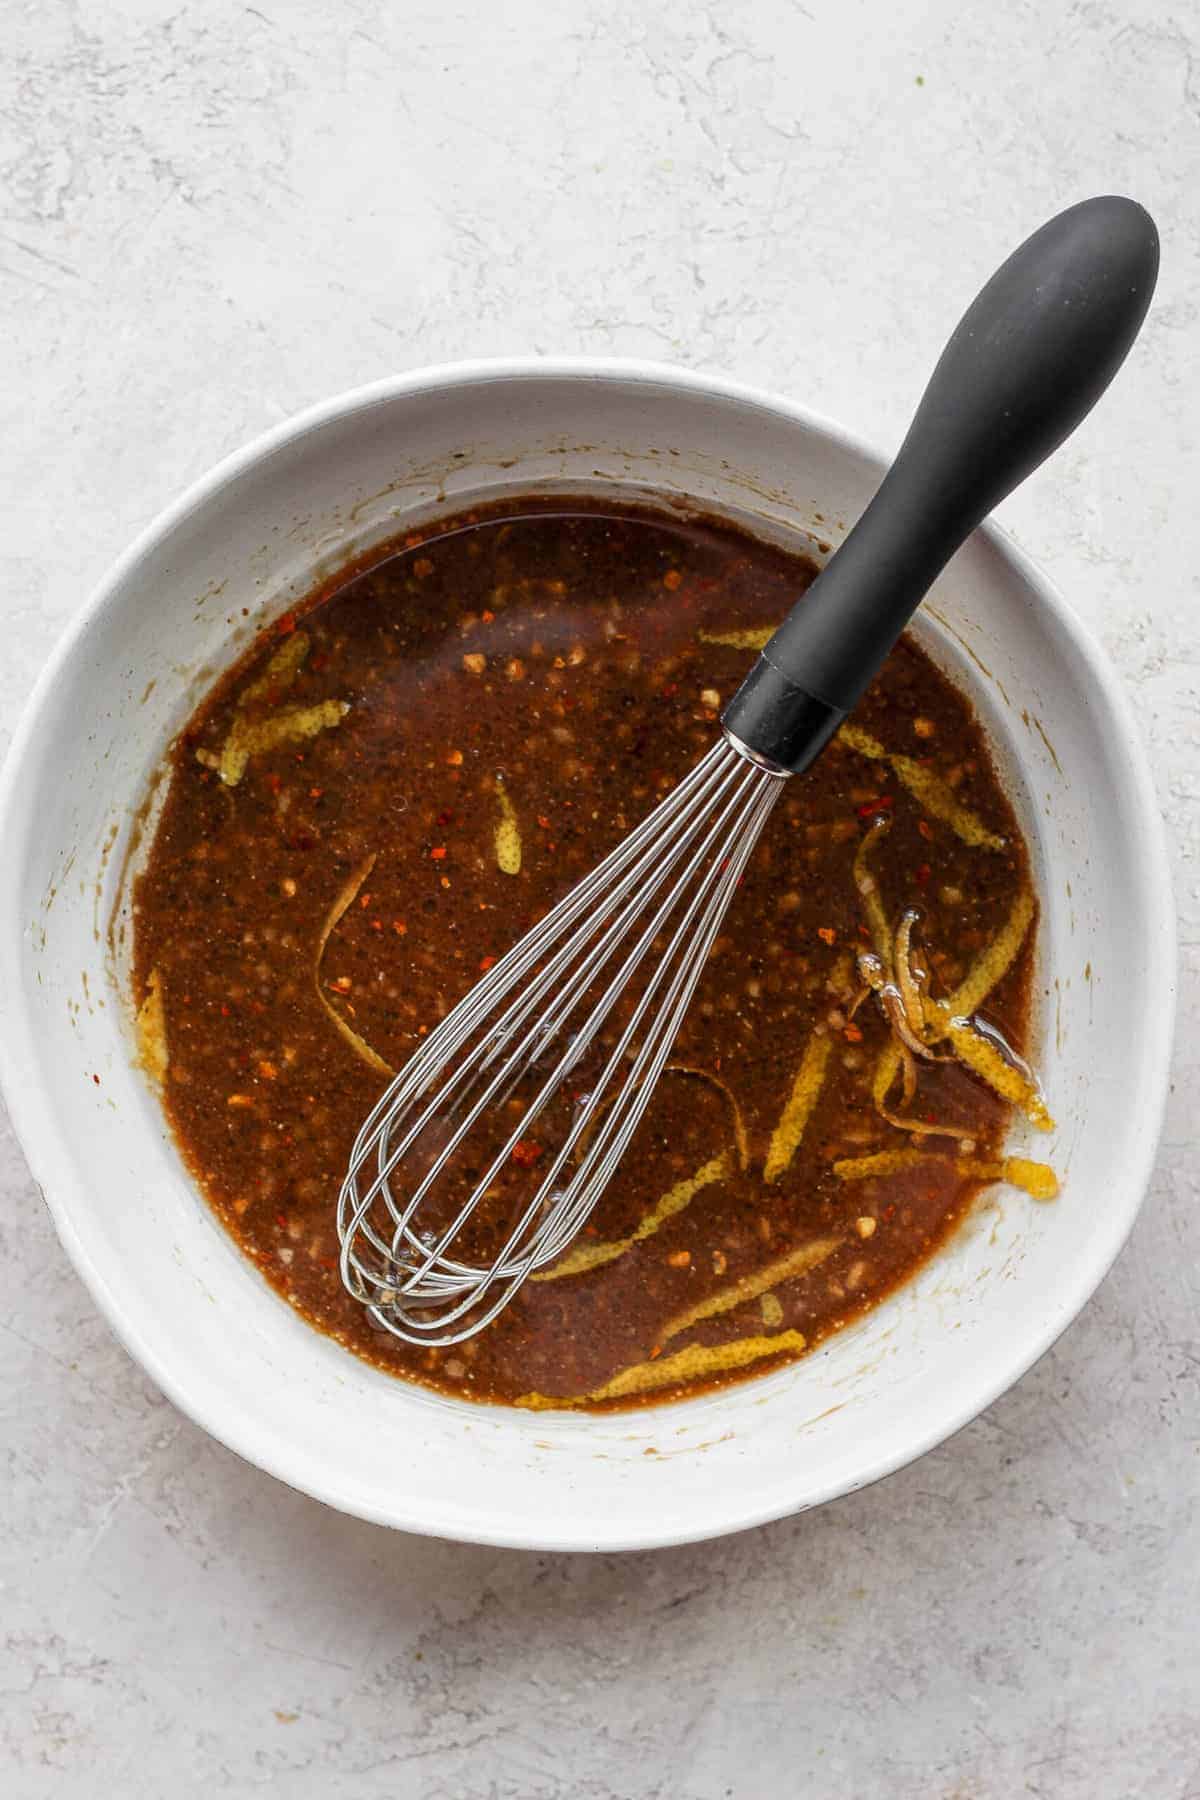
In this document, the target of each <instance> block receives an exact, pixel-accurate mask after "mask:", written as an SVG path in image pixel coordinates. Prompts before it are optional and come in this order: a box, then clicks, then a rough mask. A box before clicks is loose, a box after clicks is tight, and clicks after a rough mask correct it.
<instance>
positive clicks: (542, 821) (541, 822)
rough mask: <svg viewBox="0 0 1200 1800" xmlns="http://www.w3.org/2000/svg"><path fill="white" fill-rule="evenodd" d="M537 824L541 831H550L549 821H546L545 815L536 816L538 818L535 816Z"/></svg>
mask: <svg viewBox="0 0 1200 1800" xmlns="http://www.w3.org/2000/svg"><path fill="white" fill-rule="evenodd" d="M537 822H538V824H539V825H540V826H541V828H542V830H543V831H549V829H550V821H549V819H548V818H547V817H546V815H545V813H539V814H538V816H537Z"/></svg>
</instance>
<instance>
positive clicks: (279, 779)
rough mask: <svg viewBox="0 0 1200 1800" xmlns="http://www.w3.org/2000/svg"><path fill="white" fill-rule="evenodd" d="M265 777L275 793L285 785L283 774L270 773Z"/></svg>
mask: <svg viewBox="0 0 1200 1800" xmlns="http://www.w3.org/2000/svg"><path fill="white" fill-rule="evenodd" d="M263 779H264V780H265V782H266V784H267V786H268V787H269V788H270V790H271V792H272V793H273V794H277V793H278V792H279V790H280V788H281V787H282V786H283V776H282V775H275V774H268V775H265V776H264V777H263Z"/></svg>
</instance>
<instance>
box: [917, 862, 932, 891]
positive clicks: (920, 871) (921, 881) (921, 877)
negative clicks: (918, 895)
mask: <svg viewBox="0 0 1200 1800" xmlns="http://www.w3.org/2000/svg"><path fill="white" fill-rule="evenodd" d="M932 874H933V870H932V869H931V868H930V867H929V864H928V863H921V864H920V865H919V866H918V868H917V886H918V887H924V886H925V884H926V882H927V881H928V880H929V877H930V876H931V875H932Z"/></svg>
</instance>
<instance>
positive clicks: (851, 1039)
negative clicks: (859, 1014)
mask: <svg viewBox="0 0 1200 1800" xmlns="http://www.w3.org/2000/svg"><path fill="white" fill-rule="evenodd" d="M842 1036H843V1037H844V1038H845V1039H846V1042H847V1043H849V1044H861V1043H862V1039H863V1034H862V1026H861V1025H855V1024H854V1023H853V1022H852V1023H851V1024H849V1025H847V1026H846V1028H845V1030H844V1031H843V1032H842Z"/></svg>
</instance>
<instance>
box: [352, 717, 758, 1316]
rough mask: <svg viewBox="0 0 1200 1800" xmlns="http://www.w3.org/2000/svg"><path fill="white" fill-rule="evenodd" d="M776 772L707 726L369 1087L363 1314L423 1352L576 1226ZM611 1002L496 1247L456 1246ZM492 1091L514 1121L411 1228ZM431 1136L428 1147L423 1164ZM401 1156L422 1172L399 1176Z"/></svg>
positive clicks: (614, 1150)
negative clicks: (580, 1081)
mask: <svg viewBox="0 0 1200 1800" xmlns="http://www.w3.org/2000/svg"><path fill="white" fill-rule="evenodd" d="M781 779H782V772H781V771H775V770H773V769H768V768H764V767H762V766H761V765H760V764H758V763H756V762H752V761H751V760H750V759H749V758H748V757H746V756H745V755H743V754H742V753H741V751H740V748H739V747H735V746H734V745H732V744H731V743H729V742H728V741H727V740H726V739H725V738H722V739H720V740H719V741H718V742H717V743H716V744H715V745H714V746H713V748H712V749H711V750H710V751H709V752H708V753H707V755H705V756H704V757H703V758H702V759H701V761H700V762H699V763H697V764H696V766H695V768H693V769H692V770H691V772H690V773H689V774H688V775H687V776H686V777H685V778H684V779H683V780H682V781H681V782H680V783H679V785H678V786H677V787H676V788H675V789H673V790H672V792H671V793H669V794H668V795H667V796H666V798H665V799H664V800H662V801H661V802H660V803H659V805H658V806H657V807H656V808H655V809H654V810H653V811H652V812H651V813H650V814H649V815H648V816H647V818H646V819H644V820H643V821H642V823H641V824H640V825H639V826H637V827H636V828H635V829H634V830H633V831H631V832H630V833H629V835H628V836H627V837H626V838H625V839H623V840H622V842H621V843H620V844H619V845H618V846H617V847H616V849H614V850H613V851H612V852H611V853H610V855H609V856H608V857H607V858H606V859H605V860H604V861H603V862H602V863H600V864H599V865H598V866H597V868H596V869H594V870H593V871H592V873H591V874H590V875H589V876H587V877H586V878H585V879H584V880H583V881H581V882H580V883H579V884H578V885H577V886H576V887H575V888H573V889H572V890H571V892H570V893H569V894H567V895H566V896H565V897H564V898H563V899H562V900H560V901H559V902H558V904H557V905H556V906H555V907H553V908H552V909H551V911H550V912H549V913H548V914H547V915H546V917H545V918H544V919H542V920H541V921H540V922H539V923H538V924H536V925H535V926H534V927H533V928H532V929H531V930H530V931H529V932H527V933H526V935H525V937H523V938H522V939H521V940H520V942H519V943H517V944H516V945H515V946H514V947H513V949H512V950H510V951H509V952H508V953H507V955H506V956H504V957H502V958H501V960H500V961H499V962H498V963H496V964H495V966H494V967H493V968H492V969H491V970H490V971H489V972H488V973H487V975H485V977H484V978H483V980H482V981H480V982H479V983H478V984H477V985H476V986H475V987H474V988H473V989H472V990H471V992H470V993H469V994H468V995H467V996H466V997H465V998H464V999H463V1000H462V1001H460V1002H459V1004H458V1005H457V1006H456V1007H455V1008H454V1009H453V1010H452V1011H451V1012H450V1013H449V1014H447V1016H446V1018H445V1019H443V1020H442V1021H441V1023H440V1024H439V1025H438V1026H437V1027H436V1028H435V1029H434V1030H433V1031H432V1032H431V1033H430V1035H429V1037H428V1038H427V1039H426V1040H425V1042H424V1044H423V1045H422V1046H421V1048H420V1049H419V1050H418V1051H417V1052H416V1054H415V1055H414V1056H413V1057H412V1058H411V1059H410V1061H409V1062H408V1064H407V1065H406V1066H405V1067H404V1068H403V1069H402V1070H401V1071H400V1073H399V1074H398V1075H397V1076H396V1077H395V1078H394V1080H393V1081H392V1082H391V1083H390V1085H389V1086H388V1088H387V1089H386V1090H385V1092H384V1093H383V1094H382V1095H381V1096H380V1098H379V1100H378V1101H377V1102H376V1104H375V1106H374V1107H373V1108H372V1110H371V1112H370V1114H369V1115H368V1117H367V1118H366V1120H365V1121H364V1123H363V1126H362V1129H361V1130H360V1132H359V1134H358V1137H357V1139H356V1140H355V1144H354V1148H353V1151H352V1153H351V1157H350V1162H349V1166H348V1168H347V1173H346V1177H345V1180H344V1182H343V1184H342V1189H341V1193H340V1195H339V1200H338V1229H339V1236H340V1239H341V1246H342V1254H341V1269H342V1279H343V1281H344V1282H345V1284H346V1286H347V1288H348V1289H349V1291H350V1292H351V1293H352V1294H354V1295H355V1296H356V1298H358V1299H359V1300H361V1301H362V1302H363V1303H364V1304H365V1305H366V1306H367V1307H368V1310H369V1312H370V1314H371V1316H372V1318H373V1320H374V1322H375V1324H376V1325H377V1326H379V1327H381V1328H383V1329H385V1330H387V1331H390V1332H392V1333H393V1334H394V1335H396V1336H397V1337H400V1338H402V1339H404V1340H405V1341H407V1342H409V1343H415V1344H422V1345H448V1344H453V1343H457V1342H460V1341H461V1340H462V1339H463V1338H466V1337H470V1336H473V1335H474V1334H475V1333H476V1332H478V1331H480V1330H482V1329H483V1327H484V1326H485V1325H486V1324H488V1323H489V1322H490V1321H491V1320H492V1319H493V1318H495V1317H496V1315H497V1314H498V1313H499V1312H500V1311H501V1309H502V1308H503V1307H504V1306H506V1305H507V1304H508V1302H509V1301H510V1300H511V1299H512V1297H513V1295H514V1294H515V1293H516V1291H517V1290H518V1289H519V1287H520V1286H521V1284H522V1283H523V1282H524V1281H525V1280H526V1279H527V1278H528V1277H529V1275H530V1274H532V1273H533V1272H534V1271H535V1270H537V1269H538V1268H542V1267H545V1266H546V1265H547V1264H549V1263H551V1262H553V1261H554V1260H556V1259H557V1257H558V1256H559V1255H560V1254H561V1252H562V1251H563V1249H564V1248H565V1247H566V1246H567V1245H568V1244H569V1243H570V1241H571V1240H572V1238H574V1237H575V1236H576V1235H577V1233H578V1232H579V1231H580V1230H581V1229H582V1227H583V1226H584V1225H585V1224H586V1222H587V1219H588V1217H589V1215H590V1214H591V1212H592V1211H593V1210H594V1208H595V1206H596V1204H597V1203H598V1201H599V1199H600V1197H601V1195H602V1194H603V1192H604V1190H605V1188H606V1187H607V1185H608V1183H609V1181H610V1180H611V1178H612V1175H613V1172H614V1171H615V1169H616V1167H617V1164H618V1163H619V1162H620V1160H621V1157H622V1156H623V1155H624V1153H625V1151H626V1149H627V1148H628V1145H629V1143H630V1141H631V1139H632V1137H633V1134H634V1132H635V1131H636V1129H637V1126H638V1124H639V1122H640V1120H641V1118H642V1116H643V1114H644V1112H645V1110H646V1107H647V1106H648V1105H649V1102H650V1099H651V1097H652V1095H653V1092H654V1088H655V1085H656V1083H657V1081H658V1078H659V1076H660V1075H661V1073H662V1070H663V1068H664V1066H665V1064H666V1061H667V1058H668V1056H669V1055H670V1051H671V1046H672V1044H673V1042H674V1040H675V1037H676V1034H677V1032H678V1030H679V1027H680V1024H681V1023H682V1020H683V1017H684V1014H685V1012H686V1010H687V1007H688V1005H689V1003H690V1001H691V998H692V994H693V993H694V991H695V987H696V984H697V982H698V981H699V978H700V974H701V972H702V970H703V967H704V962H705V959H706V958H707V956H708V953H709V950H710V949H711V947H712V944H713V941H714V939H715V937H716V935H717V933H718V931H719V930H720V926H721V921H722V919H723V918H724V916H725V913H726V910H727V909H728V906H729V903H730V900H731V899H732V897H733V894H734V891H735V890H736V887H737V884H738V881H739V880H740V878H741V874H742V871H743V869H744V868H745V865H746V862H747V860H748V858H749V856H750V854H751V852H752V851H753V848H754V845H755V843H756V842H757V839H758V837H759V834H760V832H761V830H762V828H763V825H764V824H765V823H766V820H767V818H768V816H769V814H770V811H771V808H772V807H773V805H774V803H775V800H776V798H777V795H778V792H779V788H780V785H781ZM664 890H665V892H664ZM664 937H665V938H666V942H665V945H662V944H661V940H662V939H663V938H664ZM631 939H632V942H630V940H631ZM660 945H661V947H660ZM653 951H657V952H658V954H657V959H656V960H651V953H652V952H653ZM639 978H640V985H639V986H637V987H635V985H634V984H635V983H637V982H639ZM625 995H629V996H630V997H631V1001H630V1005H629V1011H628V1016H627V1017H626V1018H625V1019H624V1022H623V1024H622V1025H621V1027H620V1029H619V1030H618V1031H617V1033H616V1035H615V1041H614V1042H613V1043H612V1044H611V1047H610V1045H609V1043H608V1040H607V1039H604V1040H602V1041H601V1049H602V1052H604V1053H605V1054H606V1060H605V1062H604V1065H603V1068H602V1070H601V1071H600V1073H599V1075H598V1076H597V1077H595V1078H594V1079H592V1080H591V1081H590V1084H589V1088H588V1091H587V1092H586V1093H585V1094H584V1095H582V1096H580V1097H579V1099H578V1102H577V1104H576V1106H575V1108H574V1111H573V1114H572V1117H571V1121H570V1124H569V1126H568V1127H567V1128H566V1129H565V1131H563V1132H562V1134H561V1137H560V1141H559V1142H558V1144H557V1146H556V1147H555V1148H554V1149H553V1151H552V1153H551V1154H550V1155H549V1158H548V1161H547V1163H546V1165H545V1169H544V1173H542V1174H541V1176H540V1179H538V1180H537V1181H536V1182H534V1183H533V1191H532V1193H531V1194H530V1196H529V1198H528V1199H527V1200H526V1201H525V1203H524V1204H523V1206H520V1207H519V1209H518V1216H517V1217H516V1218H515V1220H514V1221H513V1222H512V1223H511V1224H510V1225H509V1227H508V1229H507V1233H506V1234H505V1235H504V1240H503V1242H502V1243H501V1244H500V1245H499V1247H498V1248H496V1249H495V1250H494V1251H493V1250H492V1249H491V1246H490V1244H489V1246H488V1252H489V1253H488V1254H486V1255H483V1256H480V1257H478V1258H477V1259H473V1258H470V1257H468V1256H466V1255H465V1253H464V1252H463V1251H462V1250H461V1249H460V1248H459V1247H458V1246H459V1240H461V1238H462V1236H463V1233H464V1230H465V1228H466V1227H467V1226H468V1225H469V1224H470V1222H471V1221H472V1219H473V1218H474V1217H475V1215H476V1213H477V1212H478V1211H479V1209H480V1208H481V1207H483V1206H484V1202H485V1200H488V1199H489V1198H491V1199H492V1200H493V1201H494V1199H495V1194H496V1184H497V1183H498V1182H499V1181H501V1180H502V1179H503V1177H504V1176H505V1174H506V1172H508V1171H510V1170H511V1169H512V1167H513V1161H514V1152H516V1151H518V1146H519V1145H520V1144H521V1142H522V1140H525V1141H526V1142H528V1141H529V1139H530V1133H531V1131H532V1129H533V1128H534V1126H535V1125H536V1123H537V1122H538V1120H539V1119H541V1118H542V1117H543V1115H544V1114H545V1112H546V1110H547V1109H548V1108H549V1107H550V1106H551V1104H552V1103H553V1102H554V1100H555V1099H556V1097H558V1096H559V1095H560V1094H561V1093H562V1091H563V1089H564V1085H565V1084H566V1083H567V1082H568V1080H569V1078H570V1076H571V1075H572V1073H573V1072H575V1071H578V1070H579V1069H580V1068H581V1065H582V1064H583V1062H584V1059H585V1058H586V1056H587V1054H588V1052H589V1051H590V1050H591V1049H592V1047H593V1045H594V1044H596V1042H597V1040H598V1039H600V1038H601V1033H602V1032H603V1029H604V1026H605V1025H606V1023H607V1022H608V1021H609V1020H610V1019H611V1017H612V1015H613V1013H614V1011H615V1010H616V1009H617V1007H618V1006H619V1005H620V1004H621V1002H622V997H623V996H625ZM539 1009H540V1010H539ZM585 1009H586V1010H585ZM578 1012H583V1014H584V1016H583V1017H582V1018H581V1019H580V1020H579V1021H578V1022H577V1023H576V1024H574V1025H572V1021H573V1017H574V1015H575V1014H576V1013H578ZM489 1020H490V1023H489ZM643 1028H644V1029H643ZM639 1033H640V1034H641V1035H640V1039H639ZM547 1060H549V1061H550V1062H551V1066H550V1068H549V1072H548V1073H547V1074H545V1076H544V1077H542V1067H543V1065H544V1064H545V1063H546V1062H547ZM530 1077H532V1078H533V1080H534V1081H538V1082H539V1085H538V1086H537V1089H536V1092H535V1093H534V1094H533V1096H532V1098H530V1099H529V1100H528V1102H527V1103H526V1102H522V1101H520V1100H518V1099H516V1098H515V1095H516V1090H517V1088H518V1087H519V1086H520V1085H521V1083H522V1082H525V1081H528V1080H529V1079H530ZM506 1103H507V1104H510V1105H511V1106H512V1108H513V1113H514V1122H513V1123H512V1125H511V1128H509V1129H506V1128H505V1125H503V1124H502V1125H501V1126H500V1132H499V1135H502V1137H503V1141H502V1142H501V1143H500V1145H499V1147H498V1148H495V1149H493V1148H492V1144H491V1143H489V1145H488V1150H487V1152H485V1156H484V1159H483V1162H484V1165H485V1166H484V1167H483V1169H482V1173H480V1174H479V1175H478V1176H476V1174H475V1171H474V1169H472V1170H471V1179H472V1180H473V1184H474V1185H473V1187H472V1189H471V1192H470V1193H469V1195H468V1196H467V1197H466V1198H465V1199H464V1200H463V1201H462V1203H461V1204H460V1205H459V1206H458V1207H457V1210H456V1211H455V1212H454V1216H453V1217H452V1218H450V1220H449V1222H448V1223H445V1222H439V1224H438V1225H437V1226H436V1227H434V1226H432V1225H424V1226H422V1223H421V1219H422V1216H423V1215H422V1209H423V1208H424V1207H426V1205H427V1203H429V1202H431V1201H432V1200H433V1199H434V1198H435V1197H436V1196H435V1190H437V1188H438V1184H439V1182H440V1181H441V1179H442V1178H443V1177H444V1176H445V1175H446V1172H447V1170H448V1168H452V1167H453V1166H454V1164H455V1159H456V1158H458V1157H460V1154H461V1153H463V1152H464V1147H465V1146H466V1145H467V1142H468V1139H469V1136H470V1134H471V1132H472V1131H473V1130H474V1129H476V1128H477V1127H479V1126H480V1125H481V1123H482V1124H483V1125H484V1126H485V1127H486V1125H487V1124H488V1123H490V1122H493V1121H494V1119H495V1117H496V1116H497V1115H498V1113H499V1111H500V1109H502V1108H503V1107H504V1106H505V1105H506ZM430 1134H432V1136H433V1137H434V1139H435V1142H434V1145H433V1151H434V1153H433V1154H432V1156H430V1157H428V1158H424V1159H422V1158H421V1156H420V1152H421V1150H422V1147H423V1144H424V1142H425V1140H426V1138H427V1136H428V1135H430ZM495 1135H497V1134H493V1137H494V1136H495ZM414 1156H416V1157H417V1160H418V1162H419V1164H420V1166H419V1167H418V1169H417V1170H416V1171H415V1174H410V1171H409V1168H408V1162H409V1160H410V1159H412V1158H413V1157H414ZM572 1158H574V1159H575V1160H574V1166H573V1167H569V1166H568V1165H569V1164H570V1163H571V1161H572ZM371 1165H373V1173H370V1172H369V1171H370V1168H371ZM393 1178H396V1179H397V1180H399V1181H400V1183H401V1185H402V1187H403V1188H404V1190H405V1192H404V1194H403V1195H402V1196H401V1195H398V1194H397V1193H396V1192H395V1191H394V1189H393ZM486 1210H487V1209H486V1208H485V1212H486ZM431 1216H432V1215H431Z"/></svg>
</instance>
